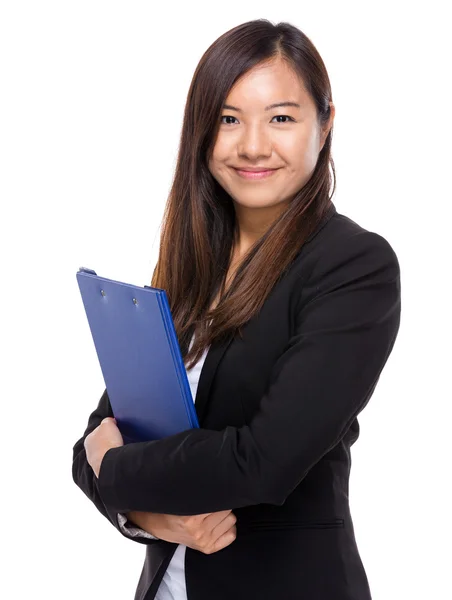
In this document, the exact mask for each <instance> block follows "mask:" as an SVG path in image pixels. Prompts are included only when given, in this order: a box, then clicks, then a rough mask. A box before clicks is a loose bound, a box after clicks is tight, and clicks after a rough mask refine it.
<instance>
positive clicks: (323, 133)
mask: <svg viewBox="0 0 452 600" xmlns="http://www.w3.org/2000/svg"><path fill="white" fill-rule="evenodd" d="M329 104H330V118H329V119H328V121H327V123H326V124H325V125H324V126H323V127H322V131H321V134H320V148H319V152H321V151H322V149H323V146H324V145H325V140H326V138H327V137H328V134H329V132H330V129H331V127H332V126H333V121H334V116H335V114H336V108H335V106H334V104H333V103H332V102H330V103H329Z"/></svg>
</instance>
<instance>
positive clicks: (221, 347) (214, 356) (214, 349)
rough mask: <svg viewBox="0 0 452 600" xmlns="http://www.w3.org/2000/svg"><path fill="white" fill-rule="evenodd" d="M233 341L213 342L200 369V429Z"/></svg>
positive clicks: (329, 212)
mask: <svg viewBox="0 0 452 600" xmlns="http://www.w3.org/2000/svg"><path fill="white" fill-rule="evenodd" d="M335 212H336V207H335V206H334V204H333V203H332V202H331V204H330V206H329V208H328V210H327V211H326V213H325V215H324V216H323V218H322V220H321V221H320V223H319V224H318V226H317V228H316V229H315V231H313V232H312V233H311V235H310V236H309V237H308V238H307V240H306V243H307V242H309V241H310V240H311V239H312V238H313V237H314V236H315V235H316V234H317V233H318V232H319V231H320V229H321V228H322V227H323V225H325V224H326V222H327V221H328V220H329V219H330V218H331V217H332V216H333V215H334V213H335ZM232 340H233V336H231V335H229V336H228V337H227V338H223V339H222V340H221V341H218V340H216V341H214V342H213V343H212V345H211V346H210V348H209V350H208V352H207V355H206V358H205V360H204V364H203V366H202V369H201V373H200V376H199V381H198V388H197V391H196V399H195V409H196V414H197V417H198V422H199V425H200V426H201V427H202V423H203V422H204V419H205V417H206V415H207V409H208V406H209V402H210V389H211V387H212V382H213V379H214V377H215V373H216V371H217V369H218V367H219V365H220V362H221V359H222V358H223V356H224V353H225V352H226V350H227V349H228V347H229V345H230V343H231V342H232Z"/></svg>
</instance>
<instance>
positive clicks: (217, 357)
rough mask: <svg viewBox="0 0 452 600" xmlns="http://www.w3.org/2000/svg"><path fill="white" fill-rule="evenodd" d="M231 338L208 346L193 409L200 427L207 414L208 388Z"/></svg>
mask: <svg viewBox="0 0 452 600" xmlns="http://www.w3.org/2000/svg"><path fill="white" fill-rule="evenodd" d="M232 339H233V338H232V336H228V338H225V339H223V340H221V341H219V340H216V341H214V342H213V343H212V345H211V346H210V348H209V350H208V352H207V354H206V358H205V360H204V364H203V366H202V369H201V373H200V376H199V381H198V389H197V391H196V399H195V409H196V414H197V416H198V421H199V425H200V426H201V425H202V422H203V421H204V418H205V416H206V414H207V408H208V405H209V401H210V388H211V386H212V382H213V379H214V377H215V373H216V371H217V369H218V366H219V364H220V361H221V359H222V358H223V355H224V353H225V352H226V350H227V349H228V347H229V344H230V343H231V342H232Z"/></svg>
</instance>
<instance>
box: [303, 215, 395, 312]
mask: <svg viewBox="0 0 452 600" xmlns="http://www.w3.org/2000/svg"><path fill="white" fill-rule="evenodd" d="M360 277H366V278H369V280H372V281H375V282H377V281H382V280H384V281H392V280H395V279H400V265H399V261H398V258H397V255H396V253H395V251H394V249H393V247H392V246H391V244H390V243H389V242H388V240H387V239H386V238H384V237H383V236H382V235H380V234H378V233H376V232H374V231H370V230H368V229H366V228H364V227H362V226H361V225H359V224H358V223H356V222H355V221H353V220H352V219H350V218H349V217H347V216H345V215H343V214H340V213H338V212H336V211H335V210H334V212H333V214H331V215H330V217H329V218H328V219H327V220H326V221H325V222H323V224H322V223H321V226H320V227H319V228H317V230H316V231H315V232H314V235H313V236H311V238H309V240H308V241H307V242H306V243H305V244H304V245H303V247H302V248H301V250H300V252H299V254H298V255H297V256H296V258H295V260H294V263H293V264H292V267H291V282H292V284H293V286H294V288H293V293H294V294H295V298H296V301H295V303H294V305H293V307H294V309H295V311H296V312H297V311H298V310H299V309H300V307H301V305H304V303H305V302H307V301H309V300H311V299H313V298H315V297H317V296H318V295H319V294H321V293H322V292H323V291H325V290H326V289H330V290H332V289H335V288H336V289H337V288H339V287H341V286H343V285H345V284H347V283H350V282H351V281H352V280H353V279H356V278H360ZM398 288H399V293H400V283H398Z"/></svg>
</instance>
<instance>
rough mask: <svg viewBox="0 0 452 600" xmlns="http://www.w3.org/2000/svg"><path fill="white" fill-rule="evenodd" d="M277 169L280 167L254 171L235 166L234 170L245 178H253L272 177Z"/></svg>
mask: <svg viewBox="0 0 452 600" xmlns="http://www.w3.org/2000/svg"><path fill="white" fill-rule="evenodd" d="M277 170H278V169H261V170H255V171H253V170H242V169H235V168H234V171H235V172H236V173H237V175H239V176H240V177H243V178H244V179H251V180H256V179H266V178H267V177H271V175H273V173H275V172H276V171H277Z"/></svg>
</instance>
